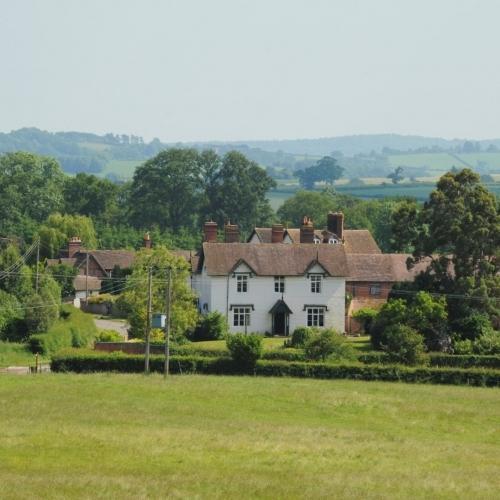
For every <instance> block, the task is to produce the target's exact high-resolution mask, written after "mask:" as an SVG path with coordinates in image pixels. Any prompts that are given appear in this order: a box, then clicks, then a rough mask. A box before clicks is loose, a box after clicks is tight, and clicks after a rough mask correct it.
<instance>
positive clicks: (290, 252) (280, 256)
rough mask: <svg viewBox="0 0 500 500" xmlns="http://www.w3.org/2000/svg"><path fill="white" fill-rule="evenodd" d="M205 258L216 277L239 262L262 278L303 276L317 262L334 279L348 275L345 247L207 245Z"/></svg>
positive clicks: (205, 264)
mask: <svg viewBox="0 0 500 500" xmlns="http://www.w3.org/2000/svg"><path fill="white" fill-rule="evenodd" d="M203 259H204V260H203V264H204V266H205V267H206V272H207V274H209V275H213V276H225V275H227V274H229V273H230V272H231V271H232V269H233V268H234V267H235V265H236V264H237V263H238V262H239V261H242V262H245V263H246V264H247V265H248V266H249V267H250V268H251V269H253V270H254V271H255V273H256V274H257V275H259V276H301V275H304V274H305V273H306V272H307V269H308V268H309V267H310V265H311V264H312V263H315V262H317V263H318V264H320V265H321V266H322V267H323V268H324V269H325V271H326V272H327V273H328V274H329V275H330V276H347V274H348V268H347V261H346V256H345V251H344V247H343V246H342V245H312V244H300V243H293V244H288V245H277V244H273V243H269V244H265V243H264V244H261V245H252V244H248V243H203Z"/></svg>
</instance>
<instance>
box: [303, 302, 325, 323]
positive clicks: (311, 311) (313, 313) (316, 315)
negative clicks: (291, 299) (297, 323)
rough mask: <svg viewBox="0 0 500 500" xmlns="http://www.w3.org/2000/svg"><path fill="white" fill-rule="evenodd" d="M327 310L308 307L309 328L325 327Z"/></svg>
mask: <svg viewBox="0 0 500 500" xmlns="http://www.w3.org/2000/svg"><path fill="white" fill-rule="evenodd" d="M324 325H325V308H324V307H308V308H307V326H324Z"/></svg>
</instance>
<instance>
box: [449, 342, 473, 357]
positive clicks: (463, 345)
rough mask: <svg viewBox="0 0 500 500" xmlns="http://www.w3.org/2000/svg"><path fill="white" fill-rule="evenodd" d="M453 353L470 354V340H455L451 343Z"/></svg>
mask: <svg viewBox="0 0 500 500" xmlns="http://www.w3.org/2000/svg"><path fill="white" fill-rule="evenodd" d="M453 352H454V353H455V354H472V340H470V339H465V340H455V341H454V342H453Z"/></svg>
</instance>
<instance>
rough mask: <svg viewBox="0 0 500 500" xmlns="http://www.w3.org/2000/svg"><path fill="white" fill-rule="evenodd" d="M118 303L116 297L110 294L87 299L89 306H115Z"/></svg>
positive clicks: (101, 294)
mask: <svg viewBox="0 0 500 500" xmlns="http://www.w3.org/2000/svg"><path fill="white" fill-rule="evenodd" d="M115 301H116V295H112V294H110V293H100V294H99V295H92V296H91V297H89V298H88V299H87V302H88V303H89V304H105V303H108V304H113V303H114V302H115Z"/></svg>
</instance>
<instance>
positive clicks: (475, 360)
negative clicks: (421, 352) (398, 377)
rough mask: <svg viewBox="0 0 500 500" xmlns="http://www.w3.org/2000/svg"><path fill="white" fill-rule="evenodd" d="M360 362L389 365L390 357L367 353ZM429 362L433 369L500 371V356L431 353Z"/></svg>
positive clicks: (379, 353)
mask: <svg viewBox="0 0 500 500" xmlns="http://www.w3.org/2000/svg"><path fill="white" fill-rule="evenodd" d="M358 361H360V362H361V363H365V364H389V363H391V361H390V359H389V356H388V355H387V354H386V353H385V352H377V351H374V352H367V353H364V354H361V355H359V356H358ZM429 362H430V365H431V366H432V367H453V368H496V369H500V356H498V355H496V356H480V355H474V354H464V355H458V354H441V353H430V354H429Z"/></svg>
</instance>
